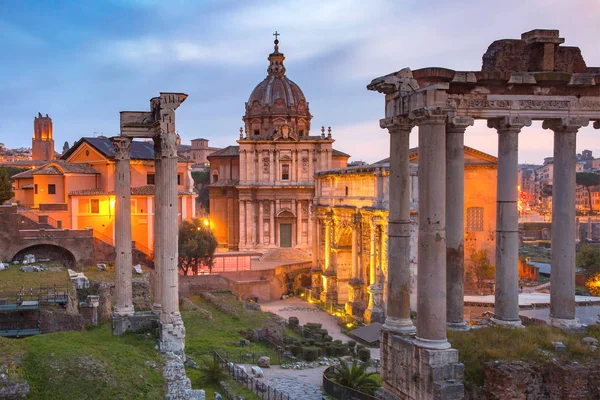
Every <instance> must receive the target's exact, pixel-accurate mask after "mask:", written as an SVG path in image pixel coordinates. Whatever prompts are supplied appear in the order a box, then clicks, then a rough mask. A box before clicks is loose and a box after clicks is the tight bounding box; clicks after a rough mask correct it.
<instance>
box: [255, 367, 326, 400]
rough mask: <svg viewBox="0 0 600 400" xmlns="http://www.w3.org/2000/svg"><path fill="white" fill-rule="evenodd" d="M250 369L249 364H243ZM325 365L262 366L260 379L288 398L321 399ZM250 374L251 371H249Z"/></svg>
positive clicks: (301, 399) (296, 399)
mask: <svg viewBox="0 0 600 400" xmlns="http://www.w3.org/2000/svg"><path fill="white" fill-rule="evenodd" d="M244 367H245V368H246V370H247V371H251V369H250V368H251V367H252V365H251V364H244ZM325 368H327V367H325V366H324V367H319V368H311V369H303V370H292V369H283V368H281V367H280V366H279V365H273V366H271V368H263V369H262V370H263V373H264V377H263V378H261V379H260V380H261V381H262V382H264V383H266V384H267V385H269V386H271V388H273V389H276V390H277V391H278V392H279V391H281V392H283V393H286V394H287V395H288V396H290V400H321V398H322V395H321V385H322V384H323V378H322V376H323V371H324V370H325ZM250 375H251V373H250Z"/></svg>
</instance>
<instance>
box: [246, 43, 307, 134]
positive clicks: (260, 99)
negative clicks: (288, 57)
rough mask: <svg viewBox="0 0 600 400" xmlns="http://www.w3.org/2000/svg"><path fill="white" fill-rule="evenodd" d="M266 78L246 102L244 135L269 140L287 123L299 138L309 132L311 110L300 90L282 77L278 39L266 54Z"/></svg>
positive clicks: (284, 76) (283, 75)
mask: <svg viewBox="0 0 600 400" xmlns="http://www.w3.org/2000/svg"><path fill="white" fill-rule="evenodd" d="M268 60H269V67H268V68H267V77H266V78H265V79H264V80H263V81H262V82H260V83H259V84H258V85H256V87H255V88H254V90H253V91H252V93H251V94H250V97H249V98H248V102H247V103H246V114H245V115H244V118H243V119H244V121H245V122H246V132H247V133H250V135H251V136H261V137H265V136H267V137H269V136H272V135H273V134H274V132H276V131H277V129H278V128H279V127H280V126H282V125H285V124H287V125H288V126H290V127H291V128H292V129H293V130H294V131H296V132H297V134H298V135H299V136H307V135H308V132H309V130H310V119H311V118H312V116H311V115H310V111H309V108H308V102H307V101H306V97H304V93H302V89H300V87H299V86H298V85H297V84H296V83H294V82H293V81H292V80H291V79H289V78H288V77H287V76H286V75H285V66H284V65H283V61H284V60H285V56H284V55H283V53H280V52H279V40H277V39H275V49H274V51H273V52H272V53H271V54H269V57H268Z"/></svg>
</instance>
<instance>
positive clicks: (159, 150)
mask: <svg viewBox="0 0 600 400" xmlns="http://www.w3.org/2000/svg"><path fill="white" fill-rule="evenodd" d="M152 140H154V158H156V159H158V158H177V136H176V135H175V134H172V133H165V132H162V133H159V134H158V135H156V136H154V137H153V138H152Z"/></svg>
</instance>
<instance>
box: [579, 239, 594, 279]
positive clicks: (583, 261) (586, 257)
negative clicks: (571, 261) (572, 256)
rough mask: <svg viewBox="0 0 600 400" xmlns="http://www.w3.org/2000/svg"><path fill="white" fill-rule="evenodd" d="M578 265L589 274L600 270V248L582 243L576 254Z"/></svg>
mask: <svg viewBox="0 0 600 400" xmlns="http://www.w3.org/2000/svg"><path fill="white" fill-rule="evenodd" d="M576 265H577V266H578V267H579V268H582V269H584V270H585V272H586V273H587V274H588V275H592V274H594V273H598V272H600V249H599V248H597V247H594V246H591V245H589V244H583V245H581V247H580V248H579V252H578V253H577V256H576Z"/></svg>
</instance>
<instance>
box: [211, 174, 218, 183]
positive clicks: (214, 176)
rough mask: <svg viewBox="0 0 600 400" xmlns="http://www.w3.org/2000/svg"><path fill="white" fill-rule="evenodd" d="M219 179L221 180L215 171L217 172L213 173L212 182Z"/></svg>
mask: <svg viewBox="0 0 600 400" xmlns="http://www.w3.org/2000/svg"><path fill="white" fill-rule="evenodd" d="M218 180H219V174H217V173H216V172H215V173H213V179H212V182H213V183H216V182H217V181H218Z"/></svg>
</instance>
